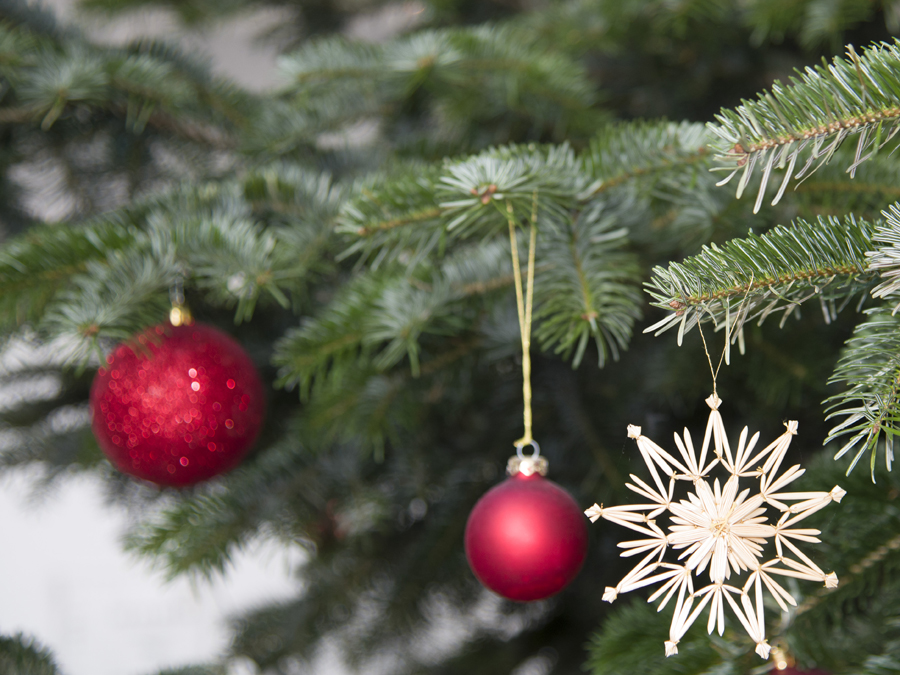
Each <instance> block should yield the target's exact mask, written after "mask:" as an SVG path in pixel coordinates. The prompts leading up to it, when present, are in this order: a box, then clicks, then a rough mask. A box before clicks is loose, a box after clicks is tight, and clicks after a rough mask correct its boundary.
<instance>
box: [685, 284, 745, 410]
mask: <svg viewBox="0 0 900 675" xmlns="http://www.w3.org/2000/svg"><path fill="white" fill-rule="evenodd" d="M754 276H755V275H754V274H753V273H751V274H750V283H749V284H748V285H747V292H746V293H745V294H744V298H743V299H742V300H741V304H740V305H738V308H737V312H736V313H735V315H734V318H735V322H738V321H740V319H741V313H742V312H743V311H744V303H746V302H747V298H749V297H750V289H751V288H753V278H754ZM725 311H726V312H728V307H726V308H725ZM728 321H729V317H728V315H727V314H726V316H725V346H724V347H723V348H722V355H721V356H720V357H719V364H718V365H717V366H716V368H715V370H713V364H712V357H710V355H709V348H708V347H707V346H706V337H705V336H704V335H703V326H702V325H701V323H700V320H699V319H698V320H697V330H698V331H700V339H701V340H703V351H704V352H706V361H707V363H709V372H710V374H711V375H712V381H713V396H716V397H718V394H717V393H716V378H717V377H718V376H719V369H720V368H721V367H722V361H724V360H725V356H726V355H727V354H728V346H729V341H730V340H731V332H730V331H729V330H728V328H729V324H728ZM743 328H744V327H743V325H741V326H739V327H738V330H743Z"/></svg>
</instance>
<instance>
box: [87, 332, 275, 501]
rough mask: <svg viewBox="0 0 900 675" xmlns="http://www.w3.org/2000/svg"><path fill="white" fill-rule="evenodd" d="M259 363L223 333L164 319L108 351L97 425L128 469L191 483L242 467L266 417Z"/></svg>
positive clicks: (107, 449)
mask: <svg viewBox="0 0 900 675" xmlns="http://www.w3.org/2000/svg"><path fill="white" fill-rule="evenodd" d="M263 407H264V396H263V388H262V383H261V382H260V379H259V375H258V373H257V372H256V367H255V366H254V365H253V362H252V361H251V360H250V357H249V356H247V353H246V352H245V351H244V350H243V349H242V348H241V346H240V345H239V344H238V343H237V342H235V341H234V340H233V339H232V338H231V337H229V336H228V335H226V334H225V333H223V332H221V331H219V330H217V329H215V328H212V327H211V326H204V325H201V324H193V325H190V326H172V325H171V324H161V325H159V326H156V327H154V328H150V329H148V330H147V331H146V332H144V333H140V334H138V335H136V336H135V337H134V338H133V340H131V341H130V342H127V343H122V344H120V345H119V346H118V347H116V348H115V350H113V352H112V354H110V355H109V356H107V357H106V364H105V365H104V366H103V367H102V368H100V370H99V371H97V376H96V377H95V378H94V383H93V385H92V386H91V410H92V413H93V416H92V423H91V426H92V428H93V431H94V436H96V438H97V442H98V443H99V444H100V447H101V449H102V450H103V452H104V453H106V456H107V457H108V458H109V459H110V461H111V462H112V463H113V464H114V465H115V466H116V467H117V468H118V469H119V470H120V471H122V472H123V473H127V474H129V475H132V476H136V477H137V478H143V479H144V480H148V481H152V482H154V483H158V484H159V485H172V486H186V485H193V484H195V483H199V482H200V481H203V480H206V479H208V478H212V477H213V476H217V475H219V474H221V473H224V472H225V471H228V470H229V469H233V468H234V467H235V466H237V465H238V464H239V463H240V461H241V459H243V457H244V455H245V454H246V453H247V451H248V450H249V449H250V446H251V445H252V444H253V441H254V440H255V439H256V435H257V433H258V432H259V429H260V426H261V425H262V420H263Z"/></svg>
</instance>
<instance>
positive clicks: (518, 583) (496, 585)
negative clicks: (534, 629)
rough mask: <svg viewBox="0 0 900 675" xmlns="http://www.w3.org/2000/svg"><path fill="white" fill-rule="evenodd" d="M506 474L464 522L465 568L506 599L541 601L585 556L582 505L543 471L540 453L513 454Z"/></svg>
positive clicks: (564, 581)
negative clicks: (532, 454)
mask: <svg viewBox="0 0 900 675" xmlns="http://www.w3.org/2000/svg"><path fill="white" fill-rule="evenodd" d="M508 469H509V473H510V474H511V475H510V477H509V478H507V479H506V480H505V481H503V482H502V483H500V484H499V485H496V486H494V487H493V488H491V489H490V490H488V492H487V493H485V495H484V496H483V497H482V498H481V499H479V500H478V503H477V504H475V508H473V509H472V513H471V514H469V521H468V522H467V523H466V534H465V547H466V557H467V558H468V560H469V566H470V567H471V568H472V571H473V572H474V573H475V576H476V577H478V580H479V581H481V583H483V584H484V585H485V586H487V587H488V588H490V589H491V590H492V591H494V592H495V593H499V594H500V595H502V596H503V597H505V598H509V599H510V600H519V601H523V602H525V601H529V600H541V599H543V598H547V597H549V596H551V595H553V594H554V593H558V592H559V591H561V590H562V589H563V588H565V587H566V586H567V585H568V584H569V582H570V581H572V579H574V578H575V576H576V575H577V574H578V572H579V570H581V566H582V565H583V564H584V558H585V555H586V554H587V528H586V527H585V522H584V520H585V519H584V516H583V514H582V513H581V508H580V507H579V506H578V504H577V503H576V502H575V500H574V499H573V498H572V496H571V495H570V494H569V493H568V492H566V491H565V490H563V489H562V488H561V487H560V486H559V485H557V484H556V483H554V482H553V481H550V480H547V479H546V478H544V477H543V475H541V474H542V473H546V460H544V458H543V457H533V458H532V457H525V458H522V457H513V458H511V459H510V464H509V467H508Z"/></svg>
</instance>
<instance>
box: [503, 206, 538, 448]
mask: <svg viewBox="0 0 900 675" xmlns="http://www.w3.org/2000/svg"><path fill="white" fill-rule="evenodd" d="M506 212H507V214H508V223H509V246H510V252H511V255H512V263H513V280H514V282H515V286H516V305H517V307H518V311H519V332H520V333H521V335H522V398H523V399H524V413H523V418H524V422H525V435H524V436H522V438H520V439H519V440H517V441H516V442H515V444H514V445H515V446H516V448H518V449H519V450H521V449H522V448H523V447H524V446H526V445H533V444H534V438H533V437H532V435H531V309H532V306H533V304H534V249H535V242H536V240H537V227H536V226H535V223H536V221H537V192H535V194H534V201H533V205H532V212H531V234H530V238H529V241H528V269H527V285H526V287H525V292H524V293H523V292H522V271H521V268H520V266H519V244H518V241H517V238H516V224H515V220H514V217H513V206H512V203H511V202H506ZM523 296H524V297H523ZM535 449H536V448H535Z"/></svg>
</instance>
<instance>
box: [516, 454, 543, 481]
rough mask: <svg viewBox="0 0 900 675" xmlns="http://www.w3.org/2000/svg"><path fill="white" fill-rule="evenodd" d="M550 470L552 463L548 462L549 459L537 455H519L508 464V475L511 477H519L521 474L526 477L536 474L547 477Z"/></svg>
mask: <svg viewBox="0 0 900 675" xmlns="http://www.w3.org/2000/svg"><path fill="white" fill-rule="evenodd" d="M549 468H550V463H549V462H548V461H547V458H546V457H539V456H536V455H532V456H531V457H519V456H518V455H513V456H512V457H510V458H509V461H508V462H507V463H506V473H508V474H509V475H510V476H517V475H519V474H521V475H523V476H526V477H527V476H533V475H534V474H540V475H541V476H546V475H547V471H548V469H549Z"/></svg>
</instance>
